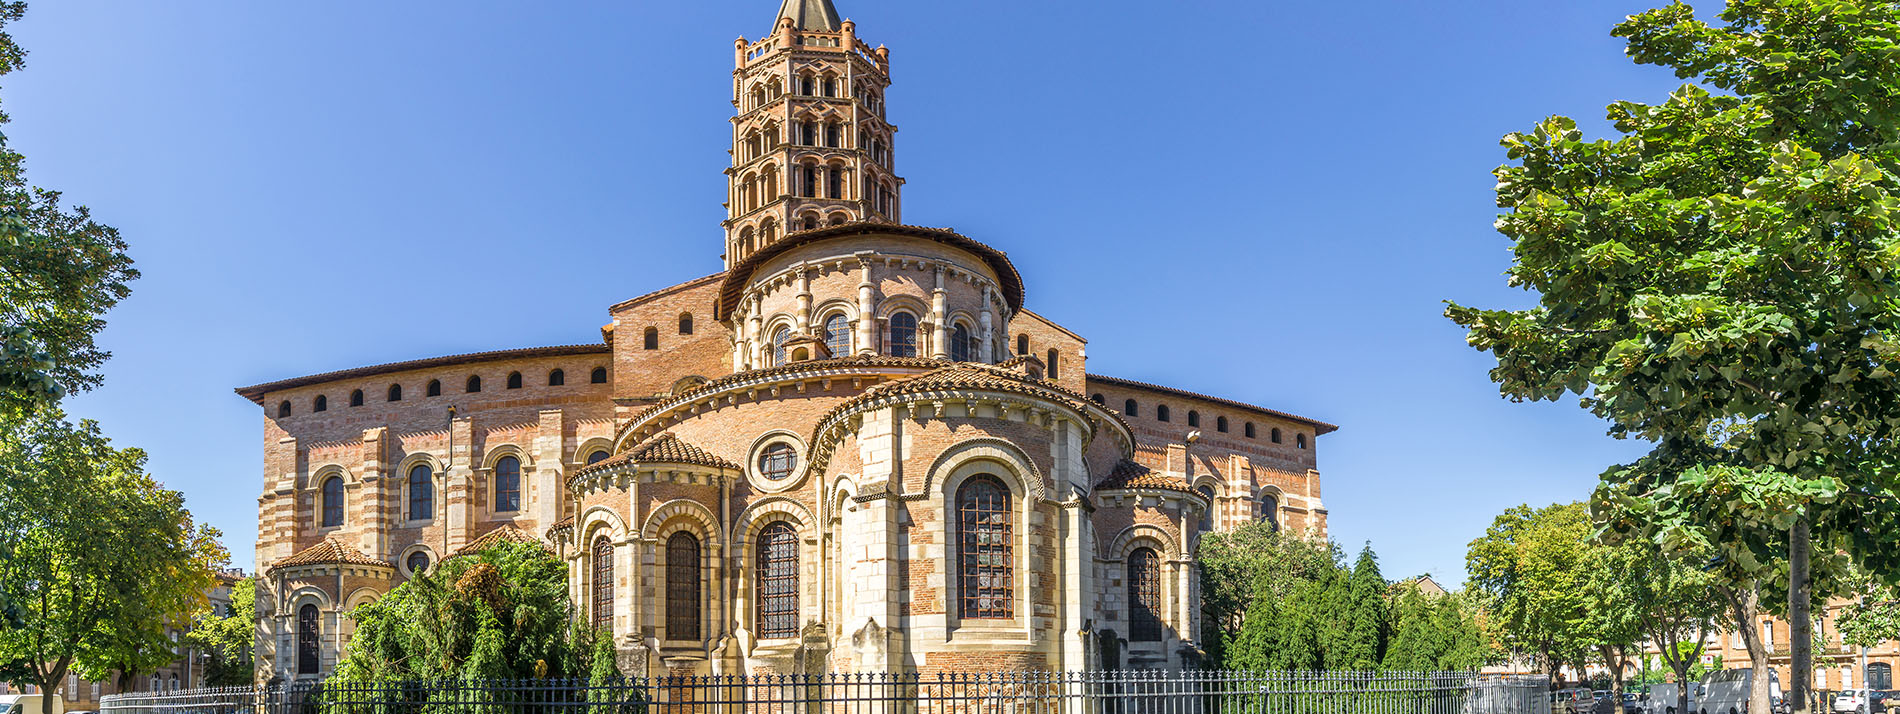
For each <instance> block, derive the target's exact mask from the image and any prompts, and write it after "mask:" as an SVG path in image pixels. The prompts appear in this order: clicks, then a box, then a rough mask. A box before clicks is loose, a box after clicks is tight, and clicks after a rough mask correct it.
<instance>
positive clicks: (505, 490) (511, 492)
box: [495, 456, 521, 513]
mask: <svg viewBox="0 0 1900 714" xmlns="http://www.w3.org/2000/svg"><path fill="white" fill-rule="evenodd" d="M519 510H521V460H520V459H517V458H515V457H513V456H503V457H501V460H499V461H496V462H495V511H496V512H497V513H511V512H514V511H519Z"/></svg>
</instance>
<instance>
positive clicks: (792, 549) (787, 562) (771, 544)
mask: <svg viewBox="0 0 1900 714" xmlns="http://www.w3.org/2000/svg"><path fill="white" fill-rule="evenodd" d="M756 570H757V571H758V574H759V584H758V588H759V589H758V598H759V627H758V630H759V636H760V637H770V638H781V637H792V636H795V635H797V634H798V532H797V531H795V530H793V529H792V524H790V523H786V522H785V521H774V522H772V523H771V524H770V525H767V526H766V527H764V528H762V529H760V530H759V542H758V564H757V566H756Z"/></svg>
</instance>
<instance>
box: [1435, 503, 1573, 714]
mask: <svg viewBox="0 0 1900 714" xmlns="http://www.w3.org/2000/svg"><path fill="white" fill-rule="evenodd" d="M1590 530H1591V528H1590V523H1589V518H1588V515H1587V514H1586V513H1585V512H1584V507H1583V504H1580V503H1565V504H1556V505H1552V506H1546V507H1544V508H1541V509H1532V508H1531V507H1530V506H1517V507H1515V508H1512V509H1510V510H1507V511H1505V512H1504V513H1503V514H1501V515H1499V516H1498V517H1497V519H1496V520H1495V521H1493V522H1492V524H1491V527H1490V529H1488V530H1486V531H1485V534H1484V536H1482V537H1480V538H1478V539H1477V540H1474V541H1472V542H1471V545H1470V547H1469V549H1468V551H1467V552H1466V555H1465V568H1466V570H1467V571H1468V572H1469V573H1470V578H1471V579H1470V581H1469V583H1468V584H1467V587H1466V591H1467V592H1470V593H1472V594H1473V595H1475V596H1477V597H1479V598H1481V600H1482V604H1483V606H1484V608H1485V610H1486V612H1488V613H1490V615H1491V617H1492V618H1493V619H1494V622H1495V629H1496V631H1497V632H1498V634H1499V639H1500V640H1501V641H1502V643H1503V644H1504V645H1505V646H1507V647H1510V648H1513V649H1519V650H1522V651H1525V652H1531V653H1534V654H1535V655H1536V657H1537V659H1538V663H1539V664H1541V665H1543V666H1544V667H1545V668H1546V670H1545V671H1548V672H1551V673H1552V675H1553V679H1552V684H1553V686H1554V685H1555V684H1556V681H1557V680H1556V679H1555V674H1556V673H1557V672H1560V671H1562V669H1563V667H1564V665H1573V666H1575V667H1576V668H1577V669H1578V670H1582V669H1583V667H1582V665H1583V661H1584V659H1585V657H1586V654H1587V653H1588V652H1589V648H1590V646H1591V645H1592V644H1593V642H1594V639H1593V635H1594V634H1595V633H1594V632H1593V631H1592V626H1591V623H1590V621H1589V614H1590V610H1589V601H1588V598H1589V594H1588V592H1587V588H1588V583H1589V579H1590V572H1589V565H1590V563H1589V559H1588V558H1587V557H1586V556H1587V552H1588V550H1587V547H1586V546H1587V543H1588V541H1589V539H1590Z"/></svg>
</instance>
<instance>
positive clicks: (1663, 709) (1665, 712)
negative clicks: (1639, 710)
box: [1646, 682, 1702, 714]
mask: <svg viewBox="0 0 1900 714" xmlns="http://www.w3.org/2000/svg"><path fill="white" fill-rule="evenodd" d="M1679 686H1680V685H1677V684H1676V683H1675V682H1662V683H1660V684H1653V685H1650V687H1649V711H1648V712H1646V714H1678V713H1677V711H1676V695H1677V694H1679V693H1681V690H1680V689H1679V688H1678V687H1679ZM1688 686H1689V708H1688V709H1685V710H1683V712H1684V714H1686V713H1687V712H1693V711H1696V703H1697V702H1699V701H1701V699H1702V683H1701V682H1690V683H1689V685H1688Z"/></svg>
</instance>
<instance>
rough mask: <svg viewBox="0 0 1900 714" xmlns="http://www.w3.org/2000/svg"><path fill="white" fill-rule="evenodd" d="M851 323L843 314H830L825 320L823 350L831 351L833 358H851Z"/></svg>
mask: <svg viewBox="0 0 1900 714" xmlns="http://www.w3.org/2000/svg"><path fill="white" fill-rule="evenodd" d="M850 323H851V321H850V320H847V319H845V316H844V313H842V312H836V313H832V314H831V317H827V318H825V327H824V333H825V349H828V350H831V356H833V357H850V356H851V325H850Z"/></svg>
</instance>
